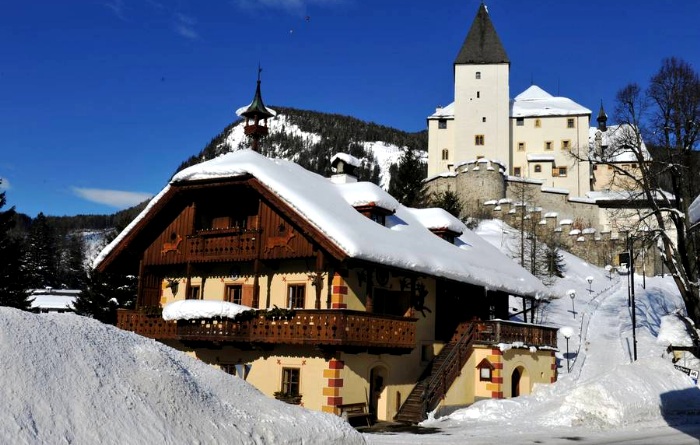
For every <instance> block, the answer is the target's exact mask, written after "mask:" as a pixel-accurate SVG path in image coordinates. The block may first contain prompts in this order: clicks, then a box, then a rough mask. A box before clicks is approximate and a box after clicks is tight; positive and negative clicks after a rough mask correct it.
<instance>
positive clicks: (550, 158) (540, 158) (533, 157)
mask: <svg viewBox="0 0 700 445" xmlns="http://www.w3.org/2000/svg"><path fill="white" fill-rule="evenodd" d="M527 161H528V162H554V155H545V154H537V153H528V154H527Z"/></svg>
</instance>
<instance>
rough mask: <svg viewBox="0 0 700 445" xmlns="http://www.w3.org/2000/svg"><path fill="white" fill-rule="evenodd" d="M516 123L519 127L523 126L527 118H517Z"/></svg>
mask: <svg viewBox="0 0 700 445" xmlns="http://www.w3.org/2000/svg"><path fill="white" fill-rule="evenodd" d="M515 125H517V126H518V127H522V126H523V125H525V118H524V117H518V118H516V119H515Z"/></svg>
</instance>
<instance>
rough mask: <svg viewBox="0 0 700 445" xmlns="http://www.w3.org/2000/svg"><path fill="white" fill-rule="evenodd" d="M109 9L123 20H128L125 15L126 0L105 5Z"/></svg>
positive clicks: (112, 1)
mask: <svg viewBox="0 0 700 445" xmlns="http://www.w3.org/2000/svg"><path fill="white" fill-rule="evenodd" d="M103 4H104V5H105V7H107V9H109V10H111V11H112V12H113V13H114V15H116V16H117V17H119V18H120V19H122V20H126V16H125V15H124V0H109V1H106V2H104V3H103Z"/></svg>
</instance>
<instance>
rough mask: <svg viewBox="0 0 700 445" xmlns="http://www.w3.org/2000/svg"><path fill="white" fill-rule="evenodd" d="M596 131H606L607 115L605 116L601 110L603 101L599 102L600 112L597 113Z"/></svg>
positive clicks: (603, 110)
mask: <svg viewBox="0 0 700 445" xmlns="http://www.w3.org/2000/svg"><path fill="white" fill-rule="evenodd" d="M596 120H597V121H598V130H600V131H607V130H608V115H607V114H605V109H603V100H602V99H601V100H600V111H599V112H598V118H597V119H596Z"/></svg>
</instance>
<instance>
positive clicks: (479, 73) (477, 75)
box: [476, 71, 481, 79]
mask: <svg viewBox="0 0 700 445" xmlns="http://www.w3.org/2000/svg"><path fill="white" fill-rule="evenodd" d="M476 78H477V79H481V71H477V72H476Z"/></svg>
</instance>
